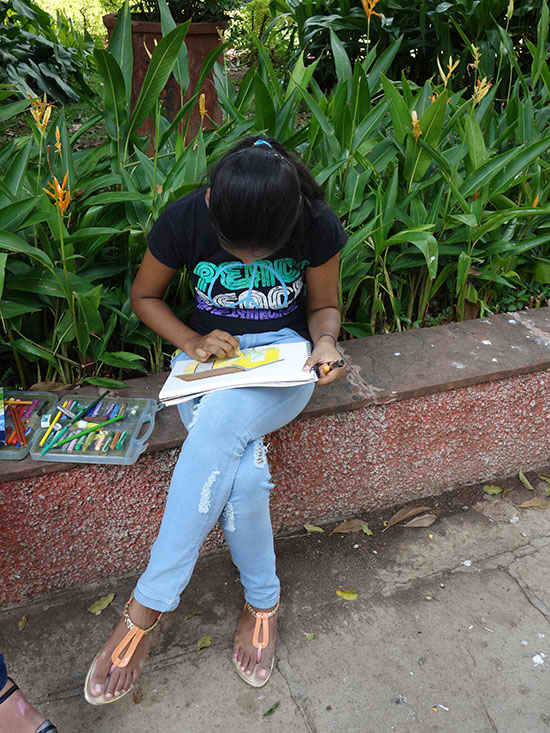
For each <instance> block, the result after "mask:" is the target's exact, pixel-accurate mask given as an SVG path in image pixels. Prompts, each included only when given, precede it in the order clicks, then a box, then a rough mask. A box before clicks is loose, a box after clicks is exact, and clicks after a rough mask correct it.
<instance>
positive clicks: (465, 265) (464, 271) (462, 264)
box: [455, 252, 472, 295]
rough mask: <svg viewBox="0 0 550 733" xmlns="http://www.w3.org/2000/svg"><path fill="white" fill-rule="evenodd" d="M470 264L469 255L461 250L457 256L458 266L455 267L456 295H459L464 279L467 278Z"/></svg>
mask: <svg viewBox="0 0 550 733" xmlns="http://www.w3.org/2000/svg"><path fill="white" fill-rule="evenodd" d="M471 264H472V259H471V257H470V256H469V255H468V254H466V252H461V253H460V255H459V256H458V267H457V274H456V291H455V292H456V295H460V293H461V292H462V289H463V288H464V285H465V283H466V280H467V278H468V272H469V270H470V265H471Z"/></svg>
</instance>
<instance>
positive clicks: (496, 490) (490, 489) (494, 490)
mask: <svg viewBox="0 0 550 733" xmlns="http://www.w3.org/2000/svg"><path fill="white" fill-rule="evenodd" d="M483 491H484V492H485V493H486V494H491V495H492V494H502V489H501V488H500V486H493V484H485V486H484V487H483Z"/></svg>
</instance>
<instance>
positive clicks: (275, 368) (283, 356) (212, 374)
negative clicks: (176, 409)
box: [159, 341, 317, 405]
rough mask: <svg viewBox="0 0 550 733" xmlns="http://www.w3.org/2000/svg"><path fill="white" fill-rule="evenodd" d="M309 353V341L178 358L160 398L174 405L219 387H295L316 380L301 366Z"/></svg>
mask: <svg viewBox="0 0 550 733" xmlns="http://www.w3.org/2000/svg"><path fill="white" fill-rule="evenodd" d="M309 355H310V346H309V343H307V342H306V341H297V342H295V343H290V344H268V345H267V346H258V347H254V348H250V349H242V350H241V351H239V352H237V354H236V355H235V356H234V357H232V358H230V359H219V358H216V359H213V360H212V361H208V362H200V361H194V360H186V361H177V362H176V363H175V364H174V368H173V369H172V371H171V372H170V376H169V377H168V379H167V380H166V382H165V383H164V385H163V387H162V389H161V391H160V394H159V400H160V401H161V402H162V403H163V404H165V405H175V404H177V403H178V402H186V401H187V400H192V399H194V398H195V397H200V396H202V395H204V394H207V393H208V392H215V391H217V390H220V389H235V388H237V387H295V386H296V385H300V384H307V383H309V382H316V381H317V377H316V375H315V372H313V371H311V372H309V371H306V372H305V371H304V369H303V367H304V363H305V361H306V359H307V358H308V356H309Z"/></svg>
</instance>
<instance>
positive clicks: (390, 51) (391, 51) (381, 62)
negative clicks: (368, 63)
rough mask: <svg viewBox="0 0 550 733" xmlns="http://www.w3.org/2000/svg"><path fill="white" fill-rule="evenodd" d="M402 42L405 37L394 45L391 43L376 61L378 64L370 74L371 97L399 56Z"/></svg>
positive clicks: (401, 37) (400, 37) (400, 38)
mask: <svg viewBox="0 0 550 733" xmlns="http://www.w3.org/2000/svg"><path fill="white" fill-rule="evenodd" d="M402 40H403V36H399V38H397V39H396V40H395V41H393V43H391V44H390V45H389V46H388V47H387V48H386V50H385V51H384V52H383V53H382V54H381V55H380V56H379V57H378V58H377V59H376V63H375V64H374V66H373V67H372V69H371V70H370V71H369V72H368V80H369V92H370V94H371V96H372V93H373V92H375V91H376V89H377V87H378V84H379V82H380V77H381V75H382V74H385V73H386V72H387V70H388V69H389V68H390V66H391V65H392V63H393V60H394V58H395V57H396V56H397V52H398V51H399V47H400V46H401V41H402Z"/></svg>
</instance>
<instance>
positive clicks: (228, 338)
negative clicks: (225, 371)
mask: <svg viewBox="0 0 550 733" xmlns="http://www.w3.org/2000/svg"><path fill="white" fill-rule="evenodd" d="M240 348H241V346H240V344H239V340H238V339H236V338H235V336H232V335H231V334H230V333H227V332H226V331H219V330H218V329H216V330H215V331H211V332H210V333H207V334H206V335H205V336H201V335H200V334H199V333H197V334H195V335H194V336H192V337H191V338H190V339H188V341H187V342H186V344H185V347H184V351H185V353H186V354H187V356H189V357H190V358H191V359H195V360H196V361H208V360H209V359H210V358H212V357H213V356H219V357H220V358H222V359H228V358H231V357H232V356H235V354H236V353H237V352H238V351H239V349H240Z"/></svg>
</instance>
